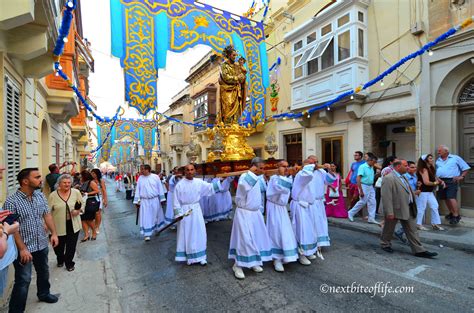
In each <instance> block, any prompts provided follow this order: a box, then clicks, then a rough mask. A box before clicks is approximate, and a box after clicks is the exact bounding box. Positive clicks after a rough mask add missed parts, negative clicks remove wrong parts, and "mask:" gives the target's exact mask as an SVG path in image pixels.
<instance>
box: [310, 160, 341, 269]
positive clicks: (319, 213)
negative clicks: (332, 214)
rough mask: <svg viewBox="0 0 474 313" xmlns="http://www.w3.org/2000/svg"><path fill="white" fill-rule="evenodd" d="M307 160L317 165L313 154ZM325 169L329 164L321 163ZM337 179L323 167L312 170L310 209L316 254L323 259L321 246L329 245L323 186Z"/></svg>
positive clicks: (311, 257)
mask: <svg viewBox="0 0 474 313" xmlns="http://www.w3.org/2000/svg"><path fill="white" fill-rule="evenodd" d="M308 160H310V162H312V163H313V164H315V166H316V167H317V166H318V158H317V157H316V156H314V155H310V156H309V157H308ZM323 166H324V168H325V169H329V168H330V165H329V164H324V165H323ZM336 179H337V177H336V176H334V175H332V174H330V173H328V172H326V171H325V170H324V169H322V168H320V169H316V170H315V171H314V172H313V182H312V183H313V184H314V185H315V187H314V188H315V189H314V190H315V194H314V196H315V199H314V203H313V206H312V210H313V213H314V217H313V218H314V219H313V221H314V223H315V224H314V226H315V229H316V236H317V238H316V240H317V246H318V250H317V256H318V257H319V258H320V259H322V260H324V257H323V254H322V252H321V247H328V246H330V245H331V244H330V242H329V231H328V218H327V216H326V207H325V206H324V200H325V197H324V194H325V189H326V188H325V187H326V185H331V184H332V183H333V182H334V181H335V180H336ZM313 258H314V256H309V259H310V260H311V259H313Z"/></svg>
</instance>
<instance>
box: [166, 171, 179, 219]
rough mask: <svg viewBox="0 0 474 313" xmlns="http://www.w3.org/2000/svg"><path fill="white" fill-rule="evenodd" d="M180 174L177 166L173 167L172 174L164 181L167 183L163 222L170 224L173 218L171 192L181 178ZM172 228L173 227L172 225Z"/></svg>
mask: <svg viewBox="0 0 474 313" xmlns="http://www.w3.org/2000/svg"><path fill="white" fill-rule="evenodd" d="M181 177H182V175H181V174H180V173H179V172H178V167H175V168H174V169H173V171H172V175H171V176H170V178H169V179H168V181H167V182H166V184H167V185H168V186H167V187H168V194H167V195H166V213H165V223H166V224H170V223H171V222H172V221H173V219H174V213H173V193H174V188H175V187H176V184H177V183H178V182H179V180H180V179H181ZM172 228H173V227H172Z"/></svg>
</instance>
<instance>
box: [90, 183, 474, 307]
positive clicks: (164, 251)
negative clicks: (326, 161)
mask: <svg viewBox="0 0 474 313" xmlns="http://www.w3.org/2000/svg"><path fill="white" fill-rule="evenodd" d="M110 189H111V188H110ZM109 193H110V195H109V210H108V212H107V213H106V216H105V218H104V228H105V233H106V238H107V248H106V249H104V248H101V249H100V250H95V251H94V250H90V251H88V252H86V253H90V256H89V257H91V258H100V257H103V256H104V255H105V254H108V255H109V257H110V259H111V265H112V269H113V272H114V276H115V282H116V284H117V286H118V288H119V301H120V305H121V307H122V310H123V312H203V311H206V312H222V311H242V312H251V311H272V312H273V311H277V312H288V311H292V312H295V311H299V312H301V311H318V312H342V311H352V310H357V311H362V310H364V311H381V310H384V311H389V312H398V311H400V312H402V311H407V310H408V311H413V312H414V311H417V312H449V311H455V312H474V300H473V299H474V273H473V272H474V271H473V269H474V267H473V265H472V264H473V263H472V260H473V255H472V254H469V253H466V252H461V251H457V250H452V249H448V248H439V247H436V246H428V248H429V249H430V250H432V251H436V252H438V253H440V256H439V257H438V258H437V259H435V260H426V259H419V258H415V257H413V256H412V255H411V254H410V250H409V248H408V247H407V246H403V245H400V244H398V243H397V244H395V245H394V249H396V252H395V253H394V254H388V253H386V252H384V251H382V250H380V249H379V247H378V239H377V237H375V236H373V235H369V234H363V233H359V232H354V231H350V230H346V229H341V228H336V227H331V228H330V236H331V240H332V246H331V247H330V248H329V249H327V250H326V252H325V254H324V255H325V258H326V260H325V261H316V262H315V263H313V264H312V265H310V266H307V267H305V266H302V265H300V264H298V263H293V264H290V265H287V266H286V267H285V273H277V272H275V271H274V270H273V267H272V265H271V263H266V265H265V266H264V272H263V273H260V274H256V273H253V272H249V271H246V279H245V280H243V281H239V280H237V279H235V278H234V276H233V272H232V270H231V266H232V262H231V261H229V260H228V259H227V249H228V244H229V238H230V230H231V221H225V222H219V223H212V224H208V225H207V233H208V262H209V264H208V265H207V266H206V267H202V266H200V265H193V266H187V265H182V264H178V263H176V262H175V261H174V253H175V245H176V232H175V231H166V232H165V233H164V234H162V235H160V236H159V237H152V241H151V242H148V243H145V242H144V241H143V240H142V238H141V236H140V234H139V231H138V227H137V226H135V210H134V208H133V206H132V204H131V201H127V200H124V194H123V193H118V194H115V193H114V192H113V191H110V192H109ZM85 257H87V256H85ZM377 284H379V286H380V287H379V291H380V292H379V293H377V294H376V295H375V296H374V295H373V294H363V293H359V294H354V293H353V294H349V293H342V292H345V291H347V290H344V291H341V289H340V292H339V293H324V292H322V291H321V290H320V289H321V288H326V286H328V287H329V286H331V287H337V286H340V287H343V286H352V285H353V286H354V288H355V287H357V286H358V285H361V286H365V287H374V286H376V285H377ZM385 284H389V286H390V287H392V288H395V287H409V288H412V289H413V292H412V293H402V294H393V293H392V294H386V295H384V294H383V293H382V292H383V290H382V287H381V286H383V285H385Z"/></svg>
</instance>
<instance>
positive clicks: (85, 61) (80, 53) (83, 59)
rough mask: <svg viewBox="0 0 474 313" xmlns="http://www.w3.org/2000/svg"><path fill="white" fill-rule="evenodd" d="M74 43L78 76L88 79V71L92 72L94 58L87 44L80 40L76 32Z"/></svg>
mask: <svg viewBox="0 0 474 313" xmlns="http://www.w3.org/2000/svg"><path fill="white" fill-rule="evenodd" d="M75 43H76V57H77V63H78V69H79V74H80V75H82V76H84V77H89V71H92V72H94V58H93V57H92V54H91V50H90V48H89V43H88V42H87V41H85V40H84V39H82V38H81V36H80V35H79V34H78V33H77V32H75Z"/></svg>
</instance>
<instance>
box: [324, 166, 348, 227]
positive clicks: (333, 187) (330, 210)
mask: <svg viewBox="0 0 474 313" xmlns="http://www.w3.org/2000/svg"><path fill="white" fill-rule="evenodd" d="M329 173H331V174H332V175H334V176H336V177H337V179H336V180H335V181H334V182H333V183H332V184H330V185H328V188H327V190H326V216H328V217H339V218H347V207H346V202H345V200H344V196H343V195H342V186H341V185H342V180H341V174H339V173H338V172H337V165H336V164H334V163H331V167H330V168H329ZM336 195H337V197H336ZM330 196H331V197H330Z"/></svg>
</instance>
